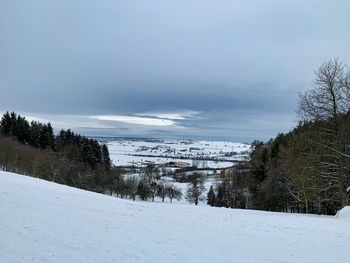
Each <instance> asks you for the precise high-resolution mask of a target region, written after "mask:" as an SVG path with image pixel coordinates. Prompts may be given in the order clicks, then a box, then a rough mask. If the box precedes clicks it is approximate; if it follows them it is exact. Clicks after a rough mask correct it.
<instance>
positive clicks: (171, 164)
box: [159, 162, 191, 168]
mask: <svg viewBox="0 0 350 263" xmlns="http://www.w3.org/2000/svg"><path fill="white" fill-rule="evenodd" d="M159 167H175V168H187V167H191V164H189V163H186V162H167V163H162V164H159Z"/></svg>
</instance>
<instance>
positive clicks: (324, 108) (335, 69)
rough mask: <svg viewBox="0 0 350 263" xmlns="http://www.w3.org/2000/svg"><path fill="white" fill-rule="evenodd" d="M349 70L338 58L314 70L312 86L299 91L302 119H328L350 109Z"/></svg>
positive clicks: (299, 110) (299, 109)
mask: <svg viewBox="0 0 350 263" xmlns="http://www.w3.org/2000/svg"><path fill="white" fill-rule="evenodd" d="M349 83H350V71H349V67H348V65H347V64H346V63H343V62H341V61H339V59H338V58H336V59H332V60H329V61H327V62H324V63H323V64H322V66H321V67H320V68H319V69H318V70H317V71H315V80H314V88H313V89H310V90H308V91H306V92H304V93H299V99H300V101H299V107H298V114H299V116H300V118H301V119H302V120H304V121H310V120H311V121H312V120H329V119H330V118H335V117H337V116H338V114H340V113H346V112H347V111H348V110H349V109H350V100H349V88H350V87H349Z"/></svg>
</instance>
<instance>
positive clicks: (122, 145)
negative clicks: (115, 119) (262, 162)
mask: <svg viewBox="0 0 350 263" xmlns="http://www.w3.org/2000/svg"><path fill="white" fill-rule="evenodd" d="M100 141H105V142H106V143H107V145H108V148H109V151H110V156H111V159H112V160H113V163H114V164H115V165H116V166H128V165H135V166H140V165H142V164H145V163H148V162H153V163H155V164H160V163H166V162H170V161H181V162H187V163H188V164H190V165H191V164H192V160H193V159H196V158H197V159H198V158H201V159H208V160H207V162H206V165H207V167H208V168H218V169H219V168H225V167H230V166H232V165H233V162H232V160H241V159H243V158H244V157H245V156H246V155H247V152H248V151H249V150H250V145H248V144H243V143H237V142H224V141H194V140H170V139H166V140H155V139H127V138H100Z"/></svg>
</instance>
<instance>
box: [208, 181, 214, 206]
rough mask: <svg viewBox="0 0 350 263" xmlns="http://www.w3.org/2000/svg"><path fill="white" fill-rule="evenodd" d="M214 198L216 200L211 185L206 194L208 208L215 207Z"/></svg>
mask: <svg viewBox="0 0 350 263" xmlns="http://www.w3.org/2000/svg"><path fill="white" fill-rule="evenodd" d="M215 198H216V196H215V192H214V189H213V186H212V185H211V186H210V189H209V192H208V195H207V204H208V205H210V206H214V205H215Z"/></svg>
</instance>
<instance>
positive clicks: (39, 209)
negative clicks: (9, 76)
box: [0, 172, 350, 263]
mask: <svg viewBox="0 0 350 263" xmlns="http://www.w3.org/2000/svg"><path fill="white" fill-rule="evenodd" d="M0 189H1V190H0V215H1V216H0V237H1V238H0V261H1V262H2V263H12V262H26V263H27V262H57V263H62V262H65V263H70V262H74V263H75V262H84V263H89V262H91V263H92V262H93V263H96V262H106V263H107V262H108V263H111V262H246V263H250V262H269V263H275V262H299V263H300V262H307V263H310V262H317V263H322V262H327V263H328V262H337V263H342V262H344V263H345V262H349V258H350V249H349V243H350V224H349V221H347V220H338V219H337V218H335V217H331V216H314V215H299V214H287V213H285V214H284V213H271V212H262V211H249V210H239V209H237V210H236V209H225V208H211V207H206V206H199V207H196V206H189V205H182V204H168V203H167V204H165V203H164V204H163V203H151V202H132V201H129V200H120V199H117V198H114V197H110V196H105V195H101V194H96V193H92V192H88V191H83V190H79V189H75V188H71V187H67V186H63V185H59V184H55V183H51V182H47V181H43V180H39V179H36V178H31V177H26V176H21V175H17V174H11V173H6V172H0Z"/></svg>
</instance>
